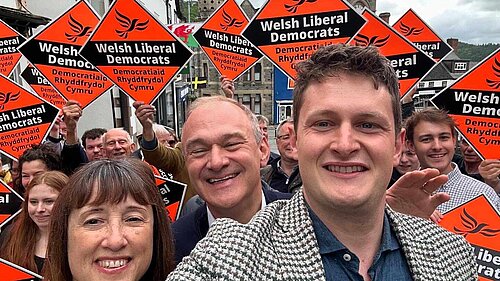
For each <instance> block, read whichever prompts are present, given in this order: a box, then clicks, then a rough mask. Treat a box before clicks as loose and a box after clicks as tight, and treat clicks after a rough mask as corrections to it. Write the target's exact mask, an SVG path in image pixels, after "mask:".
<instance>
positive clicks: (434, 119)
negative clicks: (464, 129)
mask: <svg viewBox="0 0 500 281" xmlns="http://www.w3.org/2000/svg"><path fill="white" fill-rule="evenodd" d="M423 121H427V122H430V123H438V124H445V125H447V126H448V127H450V130H451V133H452V134H453V137H455V138H456V137H457V132H456V131H455V126H456V125H455V121H453V118H451V117H450V116H449V115H448V113H447V112H446V111H444V110H442V109H435V108H426V109H424V110H421V111H418V112H417V111H415V112H413V114H412V115H411V116H410V117H408V119H406V121H405V128H406V138H407V139H408V141H409V142H412V143H414V139H413V138H414V137H415V136H414V135H413V134H414V133H415V127H417V125H418V124H419V123H420V122H423Z"/></svg>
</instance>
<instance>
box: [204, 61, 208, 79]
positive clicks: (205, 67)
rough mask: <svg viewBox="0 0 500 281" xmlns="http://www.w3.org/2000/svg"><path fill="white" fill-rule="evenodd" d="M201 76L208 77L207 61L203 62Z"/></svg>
mask: <svg viewBox="0 0 500 281" xmlns="http://www.w3.org/2000/svg"><path fill="white" fill-rule="evenodd" d="M203 77H207V79H208V63H206V62H204V63H203Z"/></svg>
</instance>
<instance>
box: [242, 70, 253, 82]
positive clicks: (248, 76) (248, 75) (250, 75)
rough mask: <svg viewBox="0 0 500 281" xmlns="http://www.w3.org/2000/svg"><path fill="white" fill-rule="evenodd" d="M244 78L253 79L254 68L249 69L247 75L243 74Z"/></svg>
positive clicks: (245, 79) (246, 79)
mask: <svg viewBox="0 0 500 281" xmlns="http://www.w3.org/2000/svg"><path fill="white" fill-rule="evenodd" d="M243 76H244V78H243V80H244V81H251V80H252V69H251V68H250V69H248V70H247V72H246V73H245V75H243Z"/></svg>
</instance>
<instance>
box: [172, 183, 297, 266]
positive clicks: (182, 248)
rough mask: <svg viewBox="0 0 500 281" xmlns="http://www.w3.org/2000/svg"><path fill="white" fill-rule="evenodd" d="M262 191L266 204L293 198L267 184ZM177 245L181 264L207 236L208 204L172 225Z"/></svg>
mask: <svg viewBox="0 0 500 281" xmlns="http://www.w3.org/2000/svg"><path fill="white" fill-rule="evenodd" d="M262 186H263V188H262V190H263V191H264V197H265V199H266V204H269V203H271V202H274V201H276V200H281V199H285V200H288V199H290V198H291V197H292V194H290V193H281V192H278V191H276V190H274V189H271V188H270V187H269V186H268V185H267V184H266V183H264V182H263V183H262ZM172 232H173V234H174V245H175V262H176V263H179V262H181V260H182V258H183V257H185V256H188V255H189V253H191V251H192V250H193V249H194V247H195V246H196V244H197V243H198V242H199V241H200V240H201V239H203V237H205V236H206V235H207V232H208V214H207V207H206V203H205V204H203V205H201V206H200V207H198V209H196V210H195V211H193V212H191V213H189V214H187V215H185V216H183V217H181V218H179V219H178V220H176V221H175V222H174V223H173V224H172Z"/></svg>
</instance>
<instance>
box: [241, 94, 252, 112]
mask: <svg viewBox="0 0 500 281" xmlns="http://www.w3.org/2000/svg"><path fill="white" fill-rule="evenodd" d="M242 104H243V105H244V106H246V107H248V108H249V109H250V110H252V98H251V96H250V95H249V94H244V95H243V102H242Z"/></svg>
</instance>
